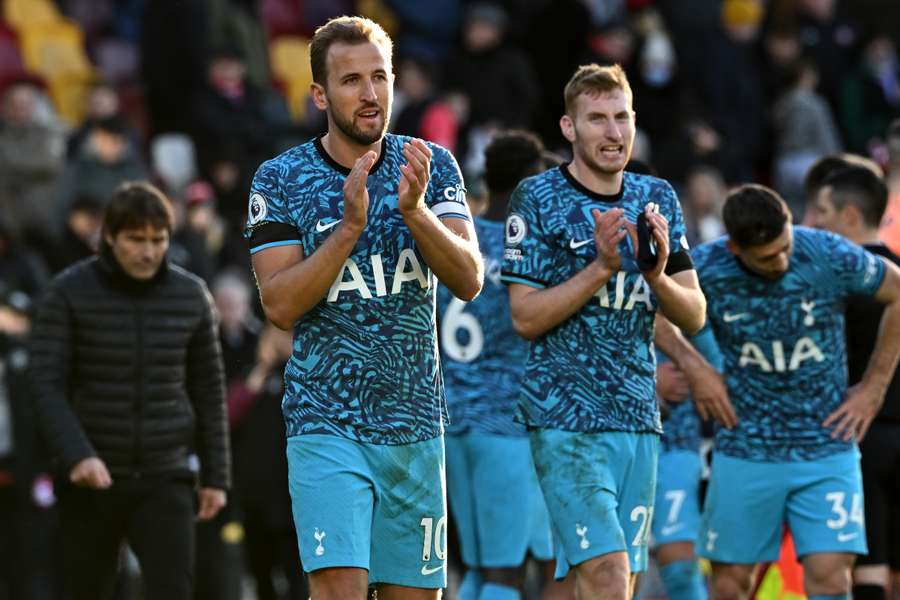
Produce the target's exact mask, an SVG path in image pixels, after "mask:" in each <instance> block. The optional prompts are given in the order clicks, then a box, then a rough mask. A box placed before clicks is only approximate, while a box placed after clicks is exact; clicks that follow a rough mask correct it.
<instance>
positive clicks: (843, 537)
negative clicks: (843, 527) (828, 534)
mask: <svg viewBox="0 0 900 600" xmlns="http://www.w3.org/2000/svg"><path fill="white" fill-rule="evenodd" d="M858 537H859V534H858V533H839V534H838V541H839V542H849V541H850V540H852V539H855V538H858Z"/></svg>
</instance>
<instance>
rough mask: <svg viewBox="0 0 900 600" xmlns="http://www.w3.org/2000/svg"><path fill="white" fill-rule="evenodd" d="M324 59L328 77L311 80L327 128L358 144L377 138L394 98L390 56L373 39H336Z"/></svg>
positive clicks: (384, 131) (384, 124)
mask: <svg viewBox="0 0 900 600" xmlns="http://www.w3.org/2000/svg"><path fill="white" fill-rule="evenodd" d="M325 60H326V65H327V73H328V76H327V81H326V84H325V85H324V86H323V85H319V84H317V83H314V84H313V100H314V101H315V103H316V106H318V107H319V108H320V109H322V110H325V111H326V112H327V113H328V131H329V132H335V133H339V134H340V135H341V136H343V137H345V138H347V139H348V140H349V141H351V142H352V143H354V144H358V145H361V146H368V145H371V144H374V143H375V142H378V141H380V140H381V138H383V137H384V134H385V133H386V132H387V127H388V123H389V122H390V118H391V104H392V102H393V83H394V75H393V73H392V71H391V60H390V57H389V56H388V55H387V53H386V52H385V50H384V49H383V48H382V47H381V46H378V45H377V44H374V43H372V42H364V43H358V44H348V43H344V42H336V43H334V44H332V45H331V47H330V48H329V49H328V54H327V56H326V59H325Z"/></svg>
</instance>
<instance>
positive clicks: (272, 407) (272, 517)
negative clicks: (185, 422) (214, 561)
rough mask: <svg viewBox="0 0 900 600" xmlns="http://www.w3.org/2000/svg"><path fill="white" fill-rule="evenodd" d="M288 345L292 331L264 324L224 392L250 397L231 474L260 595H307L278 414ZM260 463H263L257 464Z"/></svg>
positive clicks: (268, 599) (266, 598) (271, 598)
mask: <svg viewBox="0 0 900 600" xmlns="http://www.w3.org/2000/svg"><path fill="white" fill-rule="evenodd" d="M291 350H292V344H291V334H290V333H288V332H284V331H281V330H279V329H276V328H275V327H274V326H272V325H268V326H267V327H266V328H265V329H264V330H263V332H262V335H261V336H260V338H259V346H258V347H257V352H256V364H255V365H253V368H252V369H250V370H249V371H245V372H246V373H247V376H246V379H243V380H242V381H240V382H235V385H233V386H232V389H231V390H230V393H229V397H233V396H235V395H243V396H247V397H249V398H250V399H251V401H252V404H251V405H250V407H249V411H248V412H247V413H246V415H245V416H244V418H243V420H242V422H241V423H240V424H239V425H238V426H237V429H236V431H235V443H234V472H235V475H234V478H235V490H236V496H237V498H238V502H239V503H240V509H241V514H242V518H243V523H244V530H245V532H246V538H245V549H246V552H247V561H248V563H249V564H248V566H249V567H250V572H251V574H252V575H253V580H254V583H255V587H256V596H257V598H258V599H259V600H276V598H279V597H282V598H286V599H290V600H303V599H305V598H308V597H309V591H308V589H307V587H306V582H305V577H304V575H303V566H302V565H301V563H300V553H299V552H298V549H297V539H296V537H295V534H294V520H293V517H292V516H291V499H290V495H289V494H288V486H287V479H288V468H287V441H286V435H285V433H284V419H283V418H282V415H281V399H282V397H283V396H284V368H285V364H286V363H287V360H288V359H289V358H290V356H291ZM261 464H264V465H266V468H265V469H260V468H259V465H261ZM276 572H280V573H281V575H282V576H283V577H284V578H285V579H286V580H287V583H288V591H287V594H285V595H283V596H279V595H278V594H277V593H276V585H275V580H276V576H275V573H276Z"/></svg>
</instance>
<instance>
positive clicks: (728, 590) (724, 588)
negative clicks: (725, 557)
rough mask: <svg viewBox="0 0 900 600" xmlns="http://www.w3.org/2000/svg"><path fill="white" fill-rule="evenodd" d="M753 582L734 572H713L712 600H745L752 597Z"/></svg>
mask: <svg viewBox="0 0 900 600" xmlns="http://www.w3.org/2000/svg"><path fill="white" fill-rule="evenodd" d="M752 583H753V582H752V580H751V578H750V577H749V576H747V577H744V576H743V574H742V573H741V574H739V573H736V572H733V571H725V572H718V573H717V572H715V571H713V577H712V585H711V586H710V596H711V598H712V600H743V599H744V598H747V597H748V596H749V595H750V588H751V586H752Z"/></svg>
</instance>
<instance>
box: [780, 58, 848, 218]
mask: <svg viewBox="0 0 900 600" xmlns="http://www.w3.org/2000/svg"><path fill="white" fill-rule="evenodd" d="M791 76H792V77H791V82H790V87H789V88H788V90H787V91H786V92H785V94H784V95H782V96H781V98H779V99H778V102H777V103H776V104H775V107H774V109H773V111H772V120H773V123H774V136H775V160H774V163H773V165H772V166H773V172H774V179H775V188H776V189H777V190H778V191H779V192H780V193H781V195H782V197H783V198H784V199H785V200H786V201H787V203H788V206H789V207H790V209H791V213H792V214H795V215H801V214H803V205H804V196H803V179H804V176H805V175H806V172H807V170H808V169H809V168H810V166H812V164H813V163H814V162H815V161H816V160H818V159H819V158H821V157H822V156H825V155H826V154H837V153H838V152H840V151H841V140H840V137H839V136H838V130H837V125H836V124H835V122H834V118H833V117H832V115H831V108H830V107H829V106H828V103H827V102H826V101H825V99H824V98H823V97H822V96H820V95H819V94H817V93H816V87H817V85H818V83H819V75H818V70H817V69H816V65H815V64H814V63H813V62H811V61H808V60H801V61H798V62H797V63H796V64H795V65H794V66H793V68H792V69H791Z"/></svg>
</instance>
